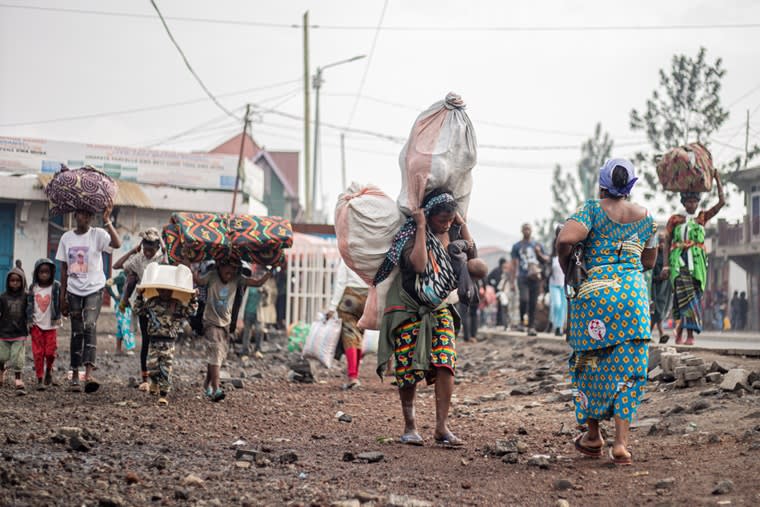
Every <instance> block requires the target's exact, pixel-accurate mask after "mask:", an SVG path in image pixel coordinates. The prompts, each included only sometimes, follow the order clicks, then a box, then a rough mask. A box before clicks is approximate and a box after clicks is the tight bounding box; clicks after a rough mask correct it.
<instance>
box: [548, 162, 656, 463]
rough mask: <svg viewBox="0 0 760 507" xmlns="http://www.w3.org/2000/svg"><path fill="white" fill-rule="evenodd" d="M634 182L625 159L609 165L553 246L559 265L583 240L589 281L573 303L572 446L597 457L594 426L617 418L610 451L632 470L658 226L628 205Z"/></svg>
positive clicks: (598, 442) (615, 459)
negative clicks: (631, 429)
mask: <svg viewBox="0 0 760 507" xmlns="http://www.w3.org/2000/svg"><path fill="white" fill-rule="evenodd" d="M636 180H637V178H636V177H635V172H634V168H633V165H632V164H631V163H630V162H629V161H628V160H625V159H611V160H608V161H607V162H606V163H605V165H604V166H603V167H602V168H601V170H600V173H599V188H600V192H599V196H600V199H599V200H589V201H586V203H585V204H584V205H583V206H582V207H581V208H580V209H579V210H578V211H577V212H576V213H575V214H574V215H573V216H571V217H570V219H569V220H568V221H567V223H566V224H565V226H564V227H563V228H562V232H561V233H560V235H559V238H558V239H557V247H558V250H559V258H560V264H561V266H563V268H566V267H567V266H568V261H570V254H571V252H572V249H573V246H574V245H575V244H576V243H578V242H580V241H584V244H585V248H584V259H585V262H586V268H587V269H588V277H587V279H586V281H585V282H583V284H582V285H581V286H580V287H579V288H578V292H577V294H576V296H575V297H574V298H573V299H571V300H570V311H569V322H570V325H569V327H570V329H569V332H568V337H567V340H568V343H569V344H570V346H571V347H572V349H573V354H572V356H571V358H570V374H571V376H572V380H573V388H574V390H575V392H576V395H575V415H576V418H577V420H578V423H579V424H587V425H588V431H587V432H585V433H583V434H581V435H579V436H578V437H577V438H576V439H575V447H576V449H577V450H578V451H579V452H581V453H582V454H584V455H587V456H591V457H601V456H602V447H603V446H604V440H603V439H602V436H601V433H600V432H599V421H600V420H602V419H610V418H614V420H615V441H614V443H613V445H612V447H611V448H610V449H609V456H610V459H611V460H612V461H613V462H614V463H616V464H631V463H632V459H631V453H630V452H629V451H628V449H627V440H628V426H629V424H630V423H631V422H632V421H633V418H634V416H635V414H636V409H637V407H638V403H639V400H640V399H641V395H642V393H643V389H644V385H645V383H646V374H647V359H648V350H649V340H650V337H651V330H650V317H649V294H648V292H647V284H646V282H645V280H644V276H643V270H645V269H651V268H652V267H653V266H654V263H655V260H656V257H657V249H656V238H655V232H656V224H655V223H654V221H653V220H652V217H651V216H650V215H649V213H648V212H647V210H646V209H645V208H643V207H641V206H638V205H636V204H633V203H631V202H629V201H628V200H627V197H628V195H629V194H630V192H631V189H632V188H633V185H634V184H635V183H636Z"/></svg>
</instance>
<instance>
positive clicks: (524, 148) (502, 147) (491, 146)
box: [478, 141, 649, 151]
mask: <svg viewBox="0 0 760 507" xmlns="http://www.w3.org/2000/svg"><path fill="white" fill-rule="evenodd" d="M646 144H649V143H648V142H646V141H637V142H630V143H616V144H615V148H623V147H627V146H628V147H629V146H644V145H646ZM478 148H482V149H491V150H515V151H535V150H580V149H581V145H580V144H565V145H554V146H540V145H525V146H508V145H500V144H478Z"/></svg>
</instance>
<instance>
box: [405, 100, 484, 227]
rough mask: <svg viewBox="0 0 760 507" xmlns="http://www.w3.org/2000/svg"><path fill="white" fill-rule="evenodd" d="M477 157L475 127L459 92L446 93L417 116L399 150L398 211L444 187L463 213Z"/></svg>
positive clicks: (413, 206)
mask: <svg viewBox="0 0 760 507" xmlns="http://www.w3.org/2000/svg"><path fill="white" fill-rule="evenodd" d="M477 158H478V155H477V140H476V138H475V129H474V128H473V127H472V123H471V122H470V118H469V117H468V116H467V113H466V112H465V103H464V101H463V100H462V97H460V96H459V95H457V94H455V93H449V94H448V95H446V99H445V100H442V101H440V102H436V103H435V104H433V105H432V106H430V107H429V108H428V109H427V110H426V111H424V112H423V113H422V114H420V115H419V116H418V117H417V119H416V120H415V122H414V125H413V126H412V131H411V133H410V134H409V139H407V141H406V144H405V145H404V148H403V149H402V150H401V154H400V155H399V166H400V167H401V193H400V194H399V196H398V205H399V208H401V211H402V212H404V213H405V214H406V215H411V213H412V211H413V210H415V209H417V208H418V207H419V206H420V203H421V202H422V199H423V197H424V196H425V194H426V193H427V192H430V191H431V190H435V189H438V188H446V189H448V190H449V191H450V192H451V193H452V194H453V195H454V198H455V199H456V200H457V203H458V204H459V212H460V213H461V214H462V215H463V216H466V215H467V209H468V207H469V205H470V192H471V191H472V168H473V167H475V164H476V163H477Z"/></svg>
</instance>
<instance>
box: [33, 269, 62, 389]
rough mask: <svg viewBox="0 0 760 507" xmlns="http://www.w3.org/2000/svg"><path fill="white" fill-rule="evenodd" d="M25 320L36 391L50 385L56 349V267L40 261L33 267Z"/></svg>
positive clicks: (58, 315)
mask: <svg viewBox="0 0 760 507" xmlns="http://www.w3.org/2000/svg"><path fill="white" fill-rule="evenodd" d="M26 320H27V322H28V324H29V332H30V334H31V335H32V356H33V357H34V372H35V373H36V374H37V390H38V391H44V390H45V389H46V388H47V387H48V386H50V385H53V384H54V382H55V380H54V379H53V363H54V362H55V355H56V350H57V349H58V329H57V328H58V325H59V324H60V321H61V284H60V282H58V281H57V280H56V279H55V263H54V262H53V261H51V260H50V259H47V258H43V259H39V260H38V261H37V262H35V263H34V272H33V273H32V286H31V288H30V289H29V292H28V294H27V297H26Z"/></svg>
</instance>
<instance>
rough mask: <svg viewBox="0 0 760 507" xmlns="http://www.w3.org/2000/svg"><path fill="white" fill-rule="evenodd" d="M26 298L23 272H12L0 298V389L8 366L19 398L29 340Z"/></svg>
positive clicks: (16, 270)
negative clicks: (11, 371)
mask: <svg viewBox="0 0 760 507" xmlns="http://www.w3.org/2000/svg"><path fill="white" fill-rule="evenodd" d="M26 298H27V293H26V277H25V276H24V272H23V271H22V270H21V269H19V268H13V269H11V270H10V271H9V272H8V276H7V277H6V278H5V292H3V293H2V294H0V385H2V384H4V383H5V372H6V370H7V369H8V367H9V366H10V368H11V369H13V375H14V382H15V384H14V385H15V387H16V391H17V392H18V394H26V391H25V389H26V386H25V385H24V381H23V379H22V378H21V375H22V373H23V371H24V359H25V358H26V352H25V350H24V349H25V348H26V347H25V344H26V342H27V340H28V339H29V329H28V328H27V326H26V324H27V307H26V305H27V299H26Z"/></svg>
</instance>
